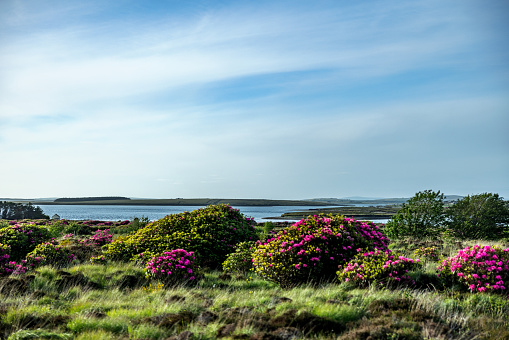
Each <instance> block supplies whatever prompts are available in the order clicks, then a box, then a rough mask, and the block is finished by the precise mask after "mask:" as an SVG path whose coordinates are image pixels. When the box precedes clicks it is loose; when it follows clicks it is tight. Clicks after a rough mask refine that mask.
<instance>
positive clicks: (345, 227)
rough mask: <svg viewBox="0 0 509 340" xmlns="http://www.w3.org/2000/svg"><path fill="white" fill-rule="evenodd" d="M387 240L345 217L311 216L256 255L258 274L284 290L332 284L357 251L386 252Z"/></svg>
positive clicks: (261, 247) (373, 227) (370, 226)
mask: <svg viewBox="0 0 509 340" xmlns="http://www.w3.org/2000/svg"><path fill="white" fill-rule="evenodd" d="M386 241H387V238H386V237H385V236H384V235H383V234H382V233H381V232H380V231H379V229H378V227H377V226H376V225H375V224H373V223H371V222H369V223H365V222H360V221H354V220H353V219H349V218H344V217H343V216H322V215H320V216H316V215H315V216H309V217H308V218H307V219H303V220H301V221H299V222H297V223H295V224H293V225H292V226H290V227H288V228H285V229H283V230H281V231H280V232H278V233H277V234H276V235H275V236H274V237H273V238H271V239H269V240H267V242H265V243H263V244H262V243H261V242H258V245H257V248H256V249H255V252H254V253H253V266H254V269H255V272H256V273H257V274H258V275H260V276H261V277H263V278H265V279H267V280H270V281H274V282H276V283H277V284H279V285H280V286H281V287H283V288H287V287H291V286H293V285H296V284H300V283H304V282H309V281H320V280H331V279H333V278H334V277H335V275H336V269H337V267H338V265H340V264H343V263H345V262H346V261H348V260H350V259H351V258H352V257H353V256H354V255H355V254H356V252H357V251H356V249H358V248H367V249H375V248H378V249H382V250H385V249H387V246H386Z"/></svg>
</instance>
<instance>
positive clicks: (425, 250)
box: [414, 246, 438, 261]
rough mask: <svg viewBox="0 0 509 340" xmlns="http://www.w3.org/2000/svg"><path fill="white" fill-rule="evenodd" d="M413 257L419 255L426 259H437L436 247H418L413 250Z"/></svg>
mask: <svg viewBox="0 0 509 340" xmlns="http://www.w3.org/2000/svg"><path fill="white" fill-rule="evenodd" d="M414 255H415V257H421V258H425V259H428V260H432V261H436V260H438V248H437V247H435V246H433V247H420V248H417V249H416V250H414Z"/></svg>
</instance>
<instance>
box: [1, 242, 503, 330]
mask: <svg viewBox="0 0 509 340" xmlns="http://www.w3.org/2000/svg"><path fill="white" fill-rule="evenodd" d="M425 243H426V242H424V243H423V241H421V244H420V245H426V244H425ZM475 243H477V242H475ZM463 246H465V244H450V245H448V246H447V247H448V248H447V247H445V248H444V249H443V250H444V251H447V252H450V253H454V252H456V251H457V248H458V247H463ZM505 246H507V245H505ZM393 247H394V248H397V249H398V250H399V251H402V252H403V253H406V254H411V253H412V250H413V249H414V248H415V246H413V245H412V244H411V243H410V242H408V240H407V241H404V242H400V243H396V244H394V245H393ZM435 266H436V263H434V262H428V263H426V268H427V269H425V270H424V271H423V273H421V274H424V272H427V274H431V275H434V274H433V273H434V272H433V270H434V269H433V268H435ZM80 273H82V274H83V275H84V278H83V277H81V278H80V279H79V280H75V279H73V278H79V274H80ZM0 301H1V302H0V319H1V320H2V325H1V326H0V330H1V332H0V337H1V338H7V336H9V335H11V339H14V338H15V337H14V334H16V335H17V336H18V337H17V339H23V338H25V339H28V338H30V339H33V338H36V337H35V336H36V335H39V336H41V338H42V336H47V337H46V338H50V337H49V336H50V335H51V336H52V338H53V339H58V338H60V339H166V338H168V337H170V336H176V335H178V334H181V336H182V338H184V335H185V334H189V333H185V332H190V333H192V335H193V336H192V337H191V338H192V339H216V338H220V337H223V336H224V337H223V338H226V339H249V338H252V339H256V338H257V337H258V338H263V337H262V336H266V338H268V336H269V335H268V334H272V336H276V335H277V334H281V333H284V332H287V333H288V332H294V333H295V334H297V335H299V336H300V338H320V339H366V338H367V336H372V337H373V338H376V339H398V338H399V339H424V338H430V339H445V338H447V339H472V338H477V339H506V338H507V337H508V336H509V328H508V327H509V300H507V299H506V298H504V297H501V296H496V295H489V294H470V293H460V292H459V291H454V290H446V291H435V290H434V289H433V288H432V287H431V286H430V287H429V288H428V289H407V288H403V289H376V288H374V287H371V288H365V289H359V288H356V287H354V286H352V285H349V284H339V283H331V284H325V285H322V286H319V287H312V286H302V287H295V288H293V289H289V290H282V289H280V288H279V287H277V286H276V285H274V284H273V283H270V282H267V281H263V280H261V279H258V278H256V277H255V276H253V277H251V278H249V276H241V275H238V276H235V275H234V276H233V277H231V276H230V277H228V276H221V273H220V272H208V273H206V275H205V278H204V279H203V280H201V281H200V282H199V284H198V285H197V286H196V287H164V286H163V287H161V285H158V282H148V281H146V280H145V279H144V273H143V268H141V267H137V266H135V265H133V264H122V263H109V264H107V265H78V266H74V267H71V268H67V269H64V270H57V269H55V268H52V267H43V268H40V269H39V270H38V271H37V272H36V273H35V275H27V276H25V277H24V278H21V279H20V278H17V277H13V278H10V279H4V280H3V281H1V282H0ZM331 329H334V330H335V334H332V333H330V330H331ZM278 332H279V333H278ZM182 334H184V335H182ZM227 334H229V335H228V336H226V335H227ZM263 334H265V335H263ZM272 338H273V339H277V337H272Z"/></svg>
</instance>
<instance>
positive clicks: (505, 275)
mask: <svg viewBox="0 0 509 340" xmlns="http://www.w3.org/2000/svg"><path fill="white" fill-rule="evenodd" d="M438 270H439V271H440V274H441V275H442V276H443V277H444V278H452V279H453V280H456V281H459V282H461V283H463V284H464V285H466V286H467V287H468V288H469V289H470V291H471V292H475V291H478V292H488V291H494V292H497V291H498V292H503V291H506V289H507V287H506V286H507V283H508V282H509V248H507V249H501V248H500V247H498V246H484V247H483V246H480V245H475V246H473V247H467V248H465V249H463V250H460V251H459V252H458V255H456V256H454V257H449V258H447V259H445V260H444V261H443V262H442V264H441V265H439V266H438Z"/></svg>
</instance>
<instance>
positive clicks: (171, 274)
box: [145, 249, 199, 282]
mask: <svg viewBox="0 0 509 340" xmlns="http://www.w3.org/2000/svg"><path fill="white" fill-rule="evenodd" d="M195 260H196V258H195V256H194V253H193V252H192V251H191V252H187V251H186V250H184V249H175V250H171V251H167V252H164V253H163V255H162V256H156V257H153V258H152V259H151V260H149V261H148V262H147V265H146V267H145V274H146V276H147V277H152V278H155V279H160V280H163V281H173V282H186V281H187V282H189V281H194V280H196V279H197V272H198V270H199V268H198V266H197V264H196V262H195Z"/></svg>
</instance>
